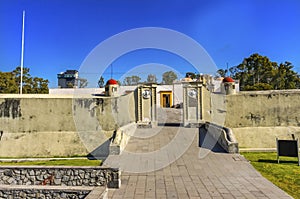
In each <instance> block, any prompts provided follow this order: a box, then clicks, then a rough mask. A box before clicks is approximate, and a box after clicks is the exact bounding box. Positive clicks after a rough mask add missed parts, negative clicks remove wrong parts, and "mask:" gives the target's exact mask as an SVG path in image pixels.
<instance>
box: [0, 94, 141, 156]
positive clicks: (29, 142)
mask: <svg viewBox="0 0 300 199" xmlns="http://www.w3.org/2000/svg"><path fill="white" fill-rule="evenodd" d="M74 97H75V96H74V95H65V96H63V95H22V96H20V95H0V131H2V133H0V156H2V157H16V156H18V157H27V156H31V157H32V156H69V155H86V154H87V153H88V152H89V151H91V150H93V149H94V148H96V147H97V146H99V145H101V144H103V143H104V142H105V141H107V140H108V139H109V138H110V137H111V136H112V134H113V132H114V131H115V130H117V129H118V128H119V127H121V126H124V125H126V124H129V123H131V122H135V118H136V113H135V108H134V107H135V106H136V105H135V99H134V93H131V94H129V95H126V96H122V97H117V98H105V97H102V98H101V97H91V96H77V97H75V98H74ZM99 132H103V133H99ZM83 141H84V142H83ZM86 142H89V145H88V146H87V144H86Z"/></svg>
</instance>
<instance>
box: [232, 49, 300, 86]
mask: <svg viewBox="0 0 300 199" xmlns="http://www.w3.org/2000/svg"><path fill="white" fill-rule="evenodd" d="M292 69H293V65H292V64H291V63H290V62H285V63H281V64H279V65H278V64H277V63H276V62H272V61H270V59H269V58H268V57H266V56H262V55H259V54H257V53H255V54H253V55H251V56H250V57H248V58H245V59H244V60H243V62H242V63H241V64H239V65H238V66H234V67H231V68H230V72H231V74H232V75H233V78H234V79H238V80H239V81H240V89H241V90H270V89H294V88H299V85H300V79H299V75H298V74H297V73H296V72H294V71H293V70H292Z"/></svg>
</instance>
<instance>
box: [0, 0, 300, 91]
mask: <svg viewBox="0 0 300 199" xmlns="http://www.w3.org/2000/svg"><path fill="white" fill-rule="evenodd" d="M23 10H25V11H26V19H25V21H26V22H25V59H24V66H25V67H29V68H30V73H31V75H33V76H40V77H43V78H46V79H49V81H50V85H49V87H56V86H57V79H56V75H57V74H58V73H60V72H62V71H65V70H66V69H80V66H81V65H82V63H83V61H84V60H85V59H86V57H87V56H88V54H89V53H90V52H91V51H92V50H93V49H94V48H95V47H96V46H97V45H98V44H99V43H101V42H103V41H104V40H106V39H108V38H110V37H112V36H114V35H115V34H118V33H120V32H123V31H126V30H130V29H134V28H141V27H161V28H168V29H172V30H175V31H178V32H181V33H183V34H185V35H187V36H188V37H190V38H192V39H194V40H195V41H197V42H198V43H199V44H200V45H202V47H203V48H204V49H205V50H206V51H207V53H208V54H209V55H210V56H211V58H212V59H213V61H214V62H215V64H216V66H217V67H218V68H226V63H228V65H229V67H230V66H235V65H237V64H239V63H241V62H242V60H243V59H244V58H245V57H248V56H250V55H251V54H253V53H259V54H261V55H265V56H267V57H269V58H270V59H271V60H272V61H276V62H279V63H280V62H284V61H290V62H292V64H293V65H294V66H295V70H296V71H298V72H299V71H300V36H299V35H300V20H299V19H300V1H299V0H211V1H202V0H186V1H183V0H180V1H178V0H172V1H171V0H160V1H158V0H142V1H141V0H43V1H41V0H0V30H1V33H0V71H12V70H13V69H14V68H15V67H16V66H19V65H20V51H21V23H22V11H23ZM99 56H100V55H99ZM147 63H158V64H157V67H161V66H162V65H166V66H168V67H171V68H174V69H175V70H176V71H177V72H178V73H181V74H182V75H183V74H184V73H185V72H187V71H193V70H195V69H193V68H192V66H191V64H189V63H188V62H186V60H184V59H182V58H180V57H178V56H177V55H174V54H172V53H170V52H164V51H161V50H155V49H154V50H153V49H152V50H151V49H148V50H141V51H136V52H131V53H128V54H126V55H123V56H121V57H120V58H118V59H117V60H115V61H114V62H113V63H112V65H113V72H114V75H113V77H114V78H115V79H119V78H120V77H121V76H122V75H123V76H124V73H125V74H126V73H127V74H128V75H132V74H134V73H135V72H132V70H131V69H132V67H135V66H140V65H143V64H147ZM101 67H107V66H101ZM166 70H167V67H166ZM109 71H110V69H109V68H108V70H107V71H106V72H105V73H104V76H105V79H106V80H107V79H108V78H109V77H110V72H109ZM129 71H131V72H129ZM133 71H134V70H133ZM155 71H159V70H158V69H155V67H154V65H153V66H151V64H149V71H146V70H137V71H136V74H137V75H140V76H141V77H143V78H145V77H146V74H147V73H148V72H152V73H155ZM199 72H201V71H199ZM96 75H97V74H96ZM99 75H100V74H99ZM158 78H159V79H161V77H159V76H158ZM89 86H90V87H93V86H96V83H95V82H91V83H90V85H89Z"/></svg>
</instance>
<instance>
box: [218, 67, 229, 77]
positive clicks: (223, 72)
mask: <svg viewBox="0 0 300 199" xmlns="http://www.w3.org/2000/svg"><path fill="white" fill-rule="evenodd" d="M227 72H228V71H227V69H225V70H224V69H219V70H217V76H218V77H226V74H227Z"/></svg>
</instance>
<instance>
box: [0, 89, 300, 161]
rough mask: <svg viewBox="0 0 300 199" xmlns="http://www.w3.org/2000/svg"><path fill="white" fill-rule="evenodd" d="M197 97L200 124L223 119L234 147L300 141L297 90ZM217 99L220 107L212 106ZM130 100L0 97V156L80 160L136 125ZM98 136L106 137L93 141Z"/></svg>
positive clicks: (130, 97)
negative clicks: (76, 157)
mask: <svg viewBox="0 0 300 199" xmlns="http://www.w3.org/2000/svg"><path fill="white" fill-rule="evenodd" d="M203 97H204V98H205V99H204V104H203V107H204V108H205V109H207V110H203V111H204V119H205V120H207V121H209V120H211V118H214V119H219V118H222V117H223V118H224V121H223V122H224V123H223V124H224V125H225V126H226V127H229V128H232V129H233V132H234V134H235V135H236V138H237V140H238V142H239V143H240V147H254V148H256V147H257V148H259V147H275V141H274V140H275V138H276V137H289V138H290V134H291V133H294V134H296V137H297V136H298V137H300V133H299V132H300V114H299V113H300V104H299V102H300V90H287V91H259V92H240V93H238V94H236V95H228V96H225V97H224V96H221V95H216V94H212V95H210V94H209V93H205V95H204V96H203ZM210 97H212V98H219V99H217V100H215V101H214V100H211V99H210ZM220 100H224V101H225V106H224V104H223V105H222V106H220V107H218V106H215V103H216V102H218V101H220ZM136 101H137V99H135V95H134V93H130V94H129V95H126V96H122V97H118V98H100V97H91V96H88V97H87V96H78V97H77V98H76V97H75V98H74V95H65V96H63V95H22V96H20V95H0V131H3V133H2V134H0V157H1V156H2V157H27V156H31V157H33V156H69V155H86V154H87V153H88V152H89V151H91V150H93V149H94V148H96V147H97V146H99V145H101V144H102V143H104V142H105V141H107V140H108V139H109V138H110V137H111V136H112V134H113V131H114V130H116V129H118V128H119V127H121V126H124V125H126V124H129V123H131V122H135V121H136V118H137V117H136V116H137V113H136V107H137V105H136ZM211 105H214V107H213V108H211V110H209V107H210V106H211ZM220 121H222V120H220ZM101 131H102V132H104V135H106V137H105V136H104V137H103V136H102V137H97V136H98V135H99V132H101ZM101 135H103V134H101ZM266 135H267V136H266ZM83 140H84V142H83ZM86 140H90V141H89V142H90V143H92V144H91V145H89V146H87V145H86V143H85V141H86ZM257 140H259V141H260V142H259V144H258V142H257ZM255 141H256V142H255Z"/></svg>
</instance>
